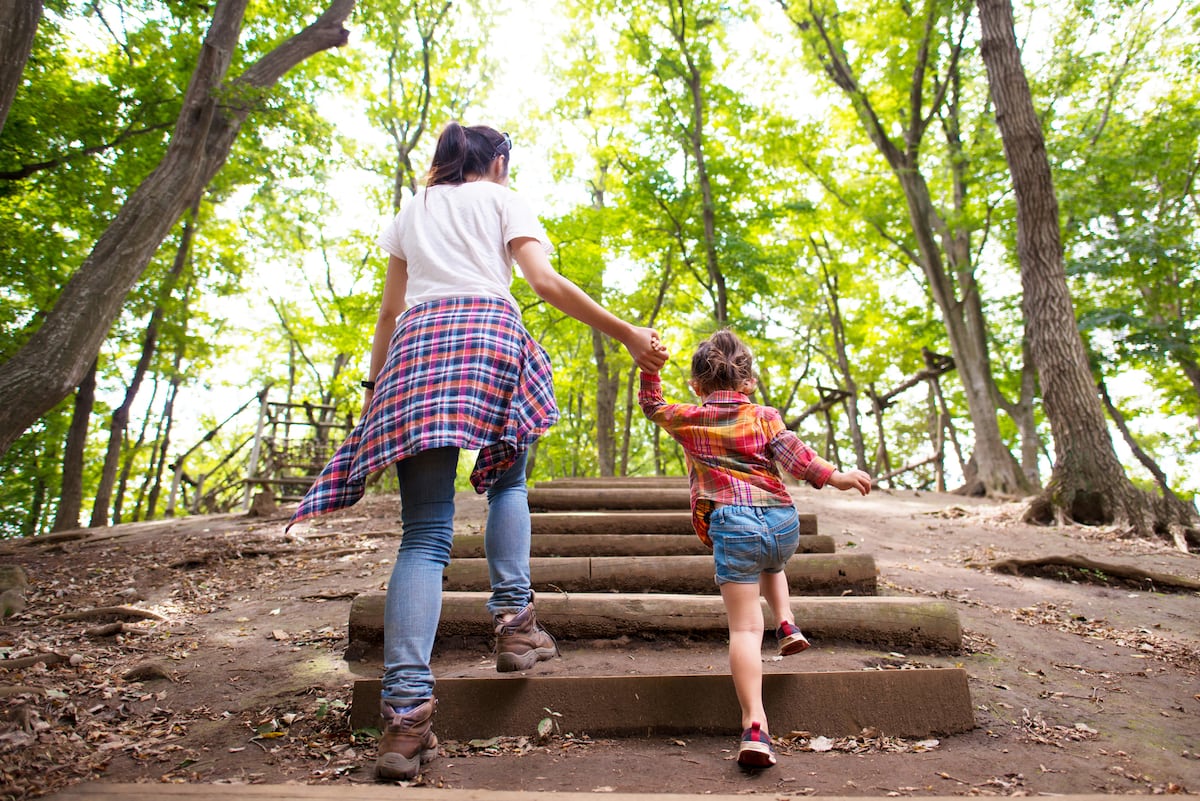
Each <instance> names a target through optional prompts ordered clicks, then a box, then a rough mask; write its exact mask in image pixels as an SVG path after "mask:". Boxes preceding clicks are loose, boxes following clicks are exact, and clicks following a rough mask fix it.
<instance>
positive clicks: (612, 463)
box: [592, 328, 621, 476]
mask: <svg viewBox="0 0 1200 801" xmlns="http://www.w3.org/2000/svg"><path fill="white" fill-rule="evenodd" d="M609 341H610V340H609V339H608V337H606V336H605V335H604V334H602V333H600V332H599V331H598V330H596V329H595V328H593V329H592V356H593V357H594V358H595V360H596V460H597V463H598V464H599V467H600V475H602V476H614V475H616V467H617V391H618V390H619V389H620V384H621V377H620V376H619V375H616V374H614V371H613V370H612V369H611V367H610V365H609V363H608V356H609V352H608V342H609Z"/></svg>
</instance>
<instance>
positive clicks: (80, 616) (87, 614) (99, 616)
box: [50, 606, 166, 620]
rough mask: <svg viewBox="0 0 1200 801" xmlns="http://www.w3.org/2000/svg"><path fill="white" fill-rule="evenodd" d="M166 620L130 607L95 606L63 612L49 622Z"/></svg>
mask: <svg viewBox="0 0 1200 801" xmlns="http://www.w3.org/2000/svg"><path fill="white" fill-rule="evenodd" d="M109 618H112V619H116V620H166V618H165V617H163V616H162V615H159V614H156V613H154V612H148V611H146V610H145V609H135V608H134V607H132V606H97V607H95V608H93V609H80V610H79V611H78V612H63V613H62V614H61V615H55V616H54V617H52V618H50V619H51V620H106V619H109Z"/></svg>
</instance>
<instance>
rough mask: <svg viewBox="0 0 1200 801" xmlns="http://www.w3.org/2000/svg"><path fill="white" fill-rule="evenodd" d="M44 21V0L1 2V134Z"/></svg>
mask: <svg viewBox="0 0 1200 801" xmlns="http://www.w3.org/2000/svg"><path fill="white" fill-rule="evenodd" d="M41 18H42V0H0V133H3V132H4V123H5V121H6V120H7V119H8V110H9V108H11V107H12V102H13V98H15V97H16V96H17V88H18V87H19V86H20V85H21V73H22V72H24V71H25V61H26V60H27V59H28V58H29V52H30V50H32V49H33V37H34V34H36V33H37V26H38V21H39V20H40V19H41Z"/></svg>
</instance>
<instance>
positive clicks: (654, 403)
mask: <svg viewBox="0 0 1200 801" xmlns="http://www.w3.org/2000/svg"><path fill="white" fill-rule="evenodd" d="M688 385H689V386H690V387H691V389H692V391H693V392H695V393H696V395H698V396H699V397H700V399H701V403H702V405H700V406H695V405H693V404H690V403H667V402H666V401H665V400H663V395H662V384H661V382H660V380H659V377H658V371H657V370H643V372H642V379H641V389H640V391H639V392H638V402H639V403H640V404H641V406H642V411H644V412H645V413H646V416H647V417H649V418H650V419H651V420H653V421H654V422H655V423H657V424H658V425H660V426H662V428H663V429H665V430H666V431H667V433H669V434H670V435H671V436H672V437H674V438H675V439H676V440H677V441H678V442H679V443H680V445H682V446H683V449H684V452H685V453H686V454H687V465H688V478H689V479H690V480H691V490H692V493H691V494H692V522H693V524H694V526H695V529H696V533H697V534H698V535H699V536H700V539H701V540H703V541H704V543H705V544H706V545H708V546H709V547H710V548H712V549H713V557H714V561H715V563H716V580H717V584H718V586H720V588H721V598H722V599H723V600H724V602H725V612H726V614H727V615H728V618H729V669H730V672H731V673H732V674H733V686H734V689H735V690H736V692H737V697H738V703H739V704H740V705H741V707H742V729H743V731H742V739H741V743H740V746H739V749H738V764H739V765H741V766H742V767H745V768H768V767H770V766H772V765H774V764H775V752H774V750H773V749H772V748H771V736H770V734H769V733H768V728H767V715H766V712H765V710H764V709H763V701H762V653H761V651H762V638H763V628H764V621H763V614H762V606H761V601H760V600H759V595H760V594H761V595H762V596H763V597H765V598H766V599H767V604H768V605H769V606H770V608H771V614H772V615H773V616H774V620H775V624H776V629H775V636H776V639H777V641H778V644H779V653H780V654H782V655H785V656H786V655H788V654H794V653H798V652H800V651H803V650H804V649H805V648H807V647H808V640H806V639H805V638H804V635H803V634H802V633H801V632H800V629H799V628H797V627H796V622H795V618H793V617H792V610H791V604H790V601H789V598H788V583H787V576H786V575H784V573H783V569H784V565H785V564H786V563H787V560H788V558H789V557H790V556H791V555H792V554H793V553H795V551H796V546H797V545H798V544H799V541H800V521H799V519H798V516H797V514H796V507H795V505H794V503H793V501H792V496H791V495H790V494H788V491H787V487H785V486H784V484H783V481H782V480H781V479H780V475H779V470H778V468H777V467H776V463H778V464H779V465H782V466H783V468H784V469H785V470H787V471H788V472H789V473H790V474H792V475H793V476H795V477H796V478H799V479H804V480H805V481H807V482H808V483H809V484H811V485H812V486H814V487H817V488H820V487H823V486H825V485H826V484H830V485H832V486H834V487H837V488H838V489H843V490H849V489H856V490H858V491H859V492H861V493H862V494H863V495H866V494H867V493H868V492H870V491H871V477H870V476H869V475H867V474H866V473H864V472H863V471H862V470H851V471H850V472H848V473H843V472H841V471H839V470H836V469H835V468H834V466H833V465H831V464H829V463H828V462H826V461H825V460H824V459H822V458H820V457H819V456H817V454H816V453H815V452H814V451H813V450H812V449H811V448H809V447H808V446H807V445H805V444H804V443H803V442H801V441H800V438H799V437H797V436H796V435H795V433H793V432H791V431H789V430H788V429H787V428H785V427H784V425H783V420H782V418H781V417H780V414H779V412H778V411H776V410H775V409H772V408H770V407H767V406H759V405H757V404H754V403H751V402H750V399H749V397H748V396H749V395H750V394H751V393H752V392H754V389H755V387H756V386H757V381H756V379H755V378H754V370H753V357H752V356H751V355H750V351H749V349H748V348H747V347H746V345H745V344H744V343H743V342H742V341H741V340H740V339H738V338H737V336H736V335H735V334H733V332H731V331H728V330H721V331H718V332H716V333H715V334H713V335H712V336H711V337H709V338H708V339H706V340H705V341H704V342H702V343H700V347H698V348H697V349H696V353H695V355H694V356H693V357H692V377H691V380H690V381H689V382H688Z"/></svg>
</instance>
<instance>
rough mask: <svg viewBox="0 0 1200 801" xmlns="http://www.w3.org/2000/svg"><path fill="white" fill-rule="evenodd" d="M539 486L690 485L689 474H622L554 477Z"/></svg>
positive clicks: (615, 486) (618, 486) (626, 486)
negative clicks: (609, 476) (620, 475)
mask: <svg viewBox="0 0 1200 801" xmlns="http://www.w3.org/2000/svg"><path fill="white" fill-rule="evenodd" d="M536 486H538V487H548V488H553V489H558V488H563V487H576V488H579V489H585V488H590V489H614V488H638V489H647V488H653V487H686V486H688V477H687V476H622V477H619V478H585V477H579V478H553V479H551V480H549V481H539V482H538V483H537V485H536Z"/></svg>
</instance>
